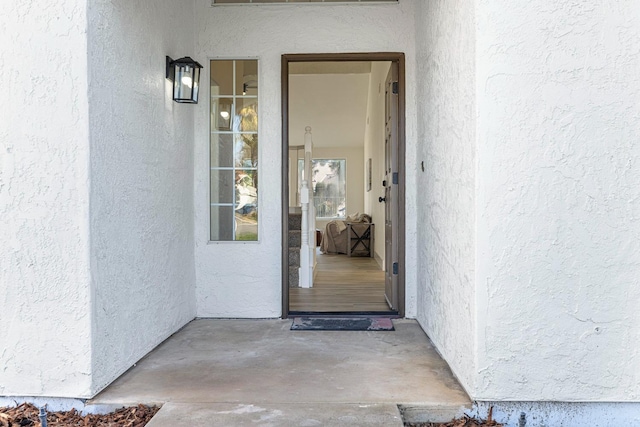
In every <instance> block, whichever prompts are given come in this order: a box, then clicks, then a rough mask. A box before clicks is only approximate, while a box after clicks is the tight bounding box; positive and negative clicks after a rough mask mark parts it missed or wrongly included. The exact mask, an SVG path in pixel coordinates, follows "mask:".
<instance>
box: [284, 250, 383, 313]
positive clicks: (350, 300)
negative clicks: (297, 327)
mask: <svg viewBox="0 0 640 427" xmlns="http://www.w3.org/2000/svg"><path fill="white" fill-rule="evenodd" d="M316 258H317V262H318V264H317V275H316V278H315V280H314V283H313V287H312V288H309V289H303V288H290V289H289V310H290V311H294V312H298V311H302V312H388V311H389V306H388V305H387V302H386V300H385V297H384V271H383V270H381V269H380V266H379V265H378V263H377V262H376V261H375V259H374V258H370V257H348V256H346V255H329V254H321V253H320V252H319V251H318V255H317V257H316Z"/></svg>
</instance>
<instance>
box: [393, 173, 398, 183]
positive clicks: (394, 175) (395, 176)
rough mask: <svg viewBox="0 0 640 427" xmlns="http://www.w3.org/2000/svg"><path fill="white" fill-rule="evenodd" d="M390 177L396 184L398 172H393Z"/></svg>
mask: <svg viewBox="0 0 640 427" xmlns="http://www.w3.org/2000/svg"><path fill="white" fill-rule="evenodd" d="M391 179H392V181H391V182H392V183H394V184H396V185H397V184H398V172H394V173H393V175H392V178H391Z"/></svg>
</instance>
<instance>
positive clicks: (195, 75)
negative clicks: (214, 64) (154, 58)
mask: <svg viewBox="0 0 640 427" xmlns="http://www.w3.org/2000/svg"><path fill="white" fill-rule="evenodd" d="M201 69H202V65H200V64H199V63H198V62H197V61H194V60H193V59H192V58H191V57H189V56H185V57H184V58H180V59H176V60H175V61H174V60H173V59H171V58H169V57H168V56H167V78H168V79H169V80H171V81H172V82H173V100H174V101H176V102H179V103H182V104H197V103H198V93H199V88H200V86H199V84H200V70H201Z"/></svg>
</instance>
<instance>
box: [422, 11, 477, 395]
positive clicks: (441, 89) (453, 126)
mask: <svg viewBox="0 0 640 427" xmlns="http://www.w3.org/2000/svg"><path fill="white" fill-rule="evenodd" d="M474 15H475V11H474V5H473V3H472V2H468V1H464V0H458V1H451V0H443V1H428V2H420V7H418V9H417V13H416V31H417V33H416V50H417V64H418V67H417V75H418V76H420V78H419V79H418V85H417V91H418V94H417V96H418V99H420V100H421V101H420V102H418V103H417V109H418V140H419V141H420V143H419V144H418V149H417V163H418V172H417V174H418V178H417V187H418V189H419V194H420V196H421V197H420V200H419V202H420V203H418V209H417V211H418V213H417V218H418V221H417V222H418V231H417V242H418V263H417V271H418V284H417V292H418V314H417V318H418V321H419V322H420V324H421V325H422V327H423V328H424V330H425V332H426V333H427V335H429V337H430V338H431V340H432V341H433V342H434V343H435V345H436V346H437V347H438V350H439V351H440V352H441V353H442V355H443V357H444V358H445V360H447V362H448V363H449V366H451V369H452V370H453V372H454V373H455V374H456V376H457V377H458V379H459V380H460V382H461V383H462V385H463V386H464V387H465V389H466V390H467V391H468V392H469V393H471V394H472V392H473V390H474V384H475V379H476V367H475V352H476V347H475V340H476V303H475V287H476V283H475V259H476V255H475V245H476V242H475V229H476V226H475V221H476V218H475V203H476V196H475V185H476V184H475V180H476V173H475V162H476V109H475V71H476V69H475V22H474V19H475V16H474ZM422 162H424V171H422V167H421V166H422V165H421V163H422ZM472 396H473V394H472Z"/></svg>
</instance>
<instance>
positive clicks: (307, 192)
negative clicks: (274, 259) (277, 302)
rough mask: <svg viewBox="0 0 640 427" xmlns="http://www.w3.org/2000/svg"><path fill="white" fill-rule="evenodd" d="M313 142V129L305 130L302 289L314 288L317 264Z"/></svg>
mask: <svg viewBox="0 0 640 427" xmlns="http://www.w3.org/2000/svg"><path fill="white" fill-rule="evenodd" d="M312 151H313V140H312V138H311V127H310V126H307V127H306V128H305V134H304V179H303V180H302V186H301V189H300V204H301V206H302V232H301V234H302V236H301V240H302V245H301V246H300V270H299V277H300V287H301V288H311V287H313V275H314V271H315V264H316V244H315V233H316V212H315V206H314V204H313V184H311V185H310V183H312V175H311V174H312V172H311V169H312V167H311V161H312Z"/></svg>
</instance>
